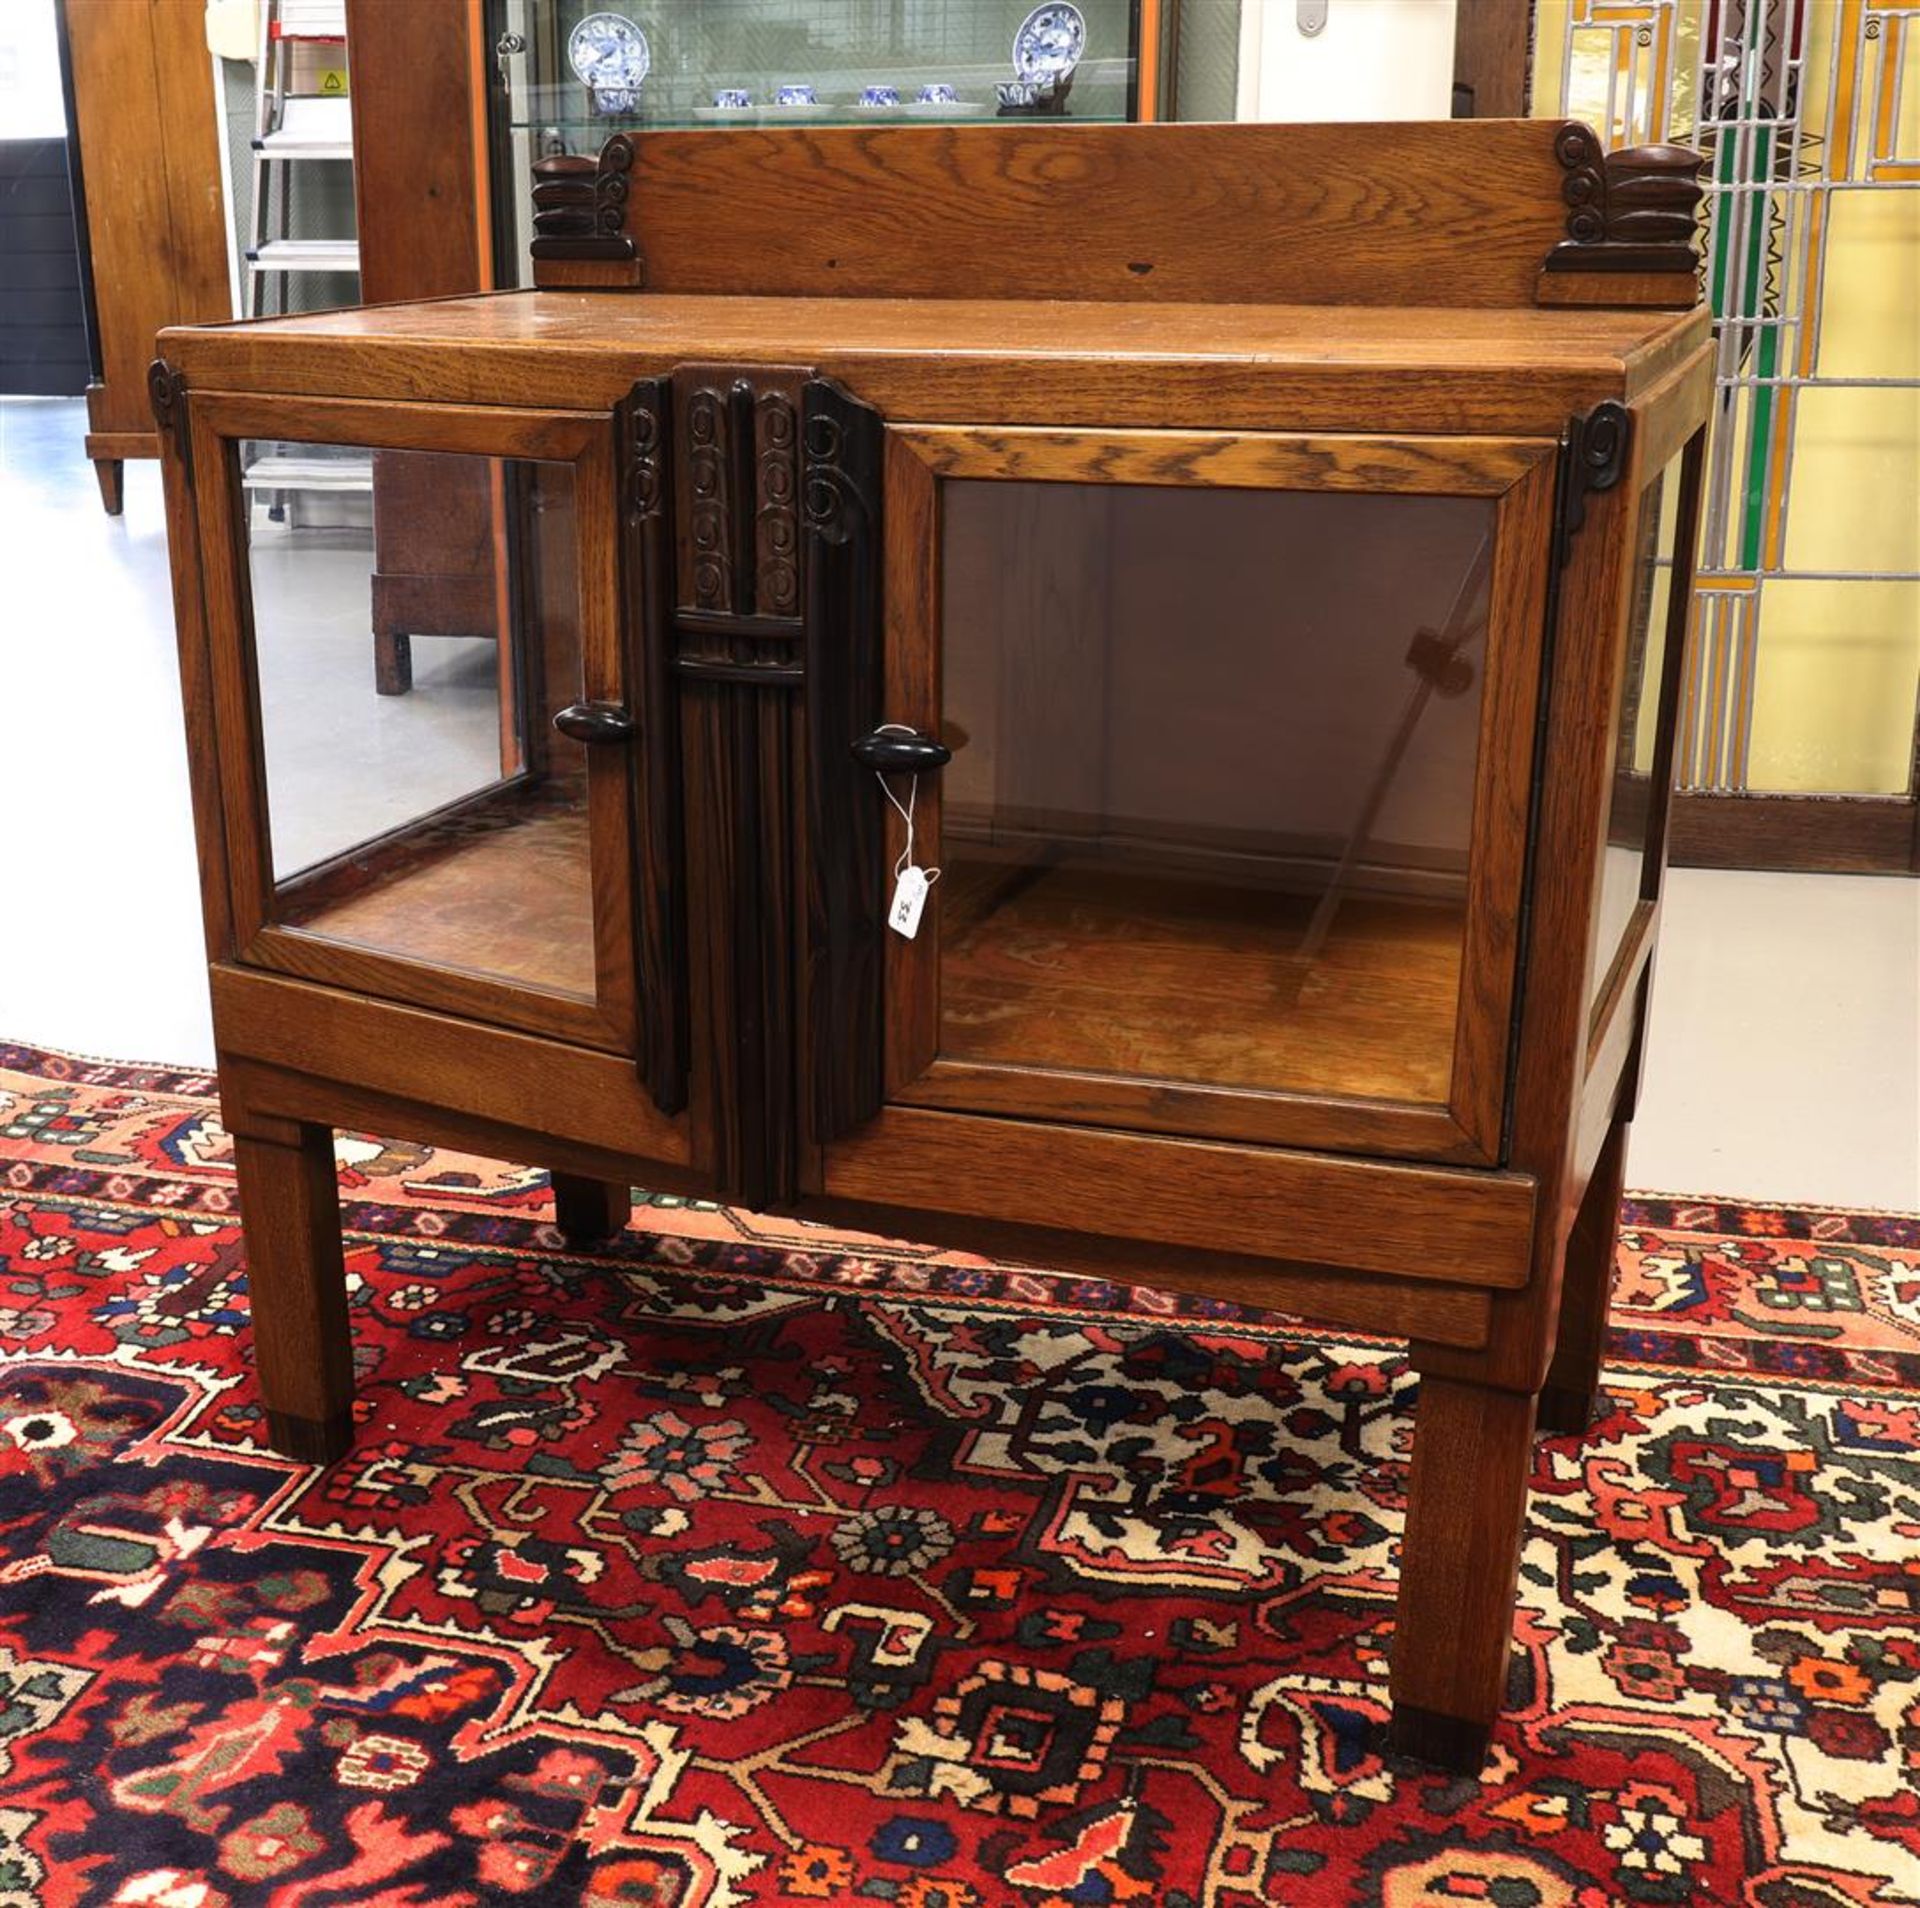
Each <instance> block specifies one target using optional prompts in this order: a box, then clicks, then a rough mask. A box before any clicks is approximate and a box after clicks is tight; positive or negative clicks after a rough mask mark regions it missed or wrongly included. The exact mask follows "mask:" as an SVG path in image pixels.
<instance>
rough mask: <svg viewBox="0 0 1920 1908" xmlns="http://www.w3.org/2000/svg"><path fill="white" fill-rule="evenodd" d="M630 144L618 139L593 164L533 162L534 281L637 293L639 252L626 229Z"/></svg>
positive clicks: (562, 157)
mask: <svg viewBox="0 0 1920 1908" xmlns="http://www.w3.org/2000/svg"><path fill="white" fill-rule="evenodd" d="M632 172H633V141H632V140H631V139H629V138H628V137H627V135H626V134H625V133H615V134H614V136H613V137H612V138H611V139H609V140H608V141H607V143H606V144H605V145H604V146H602V147H601V148H600V154H599V157H598V158H595V159H589V158H588V157H587V156H586V155H585V154H584V153H571V152H569V153H555V154H553V155H552V156H551V157H549V158H545V159H536V160H535V161H534V162H533V234H534V236H533V247H532V252H533V282H534V283H535V284H536V285H539V286H543V287H544V286H562V285H571V286H576V287H577V286H602V287H609V288H616V289H620V290H629V291H630V290H634V289H637V288H638V287H639V286H640V284H641V283H642V282H643V281H644V276H645V273H644V266H643V264H642V261H641V258H640V248H639V247H638V246H637V245H636V244H635V243H634V241H633V236H632V234H631V233H629V232H628V230H627V201H628V196H629V193H630V191H631V189H632V178H631V175H632Z"/></svg>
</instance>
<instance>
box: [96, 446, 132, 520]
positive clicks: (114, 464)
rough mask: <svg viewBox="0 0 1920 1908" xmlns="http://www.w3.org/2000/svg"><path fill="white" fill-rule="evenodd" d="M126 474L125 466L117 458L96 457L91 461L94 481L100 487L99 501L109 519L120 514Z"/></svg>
mask: <svg viewBox="0 0 1920 1908" xmlns="http://www.w3.org/2000/svg"><path fill="white" fill-rule="evenodd" d="M126 474H127V466H126V464H125V462H124V461H123V460H122V459H120V458H118V457H96V458H95V459H94V460H93V476H94V481H95V482H96V483H97V484H98V485H99V486H100V501H101V503H102V504H104V505H105V506H106V512H107V515H108V516H110V517H117V516H119V514H120V510H121V505H122V503H123V502H124V485H125V480H126Z"/></svg>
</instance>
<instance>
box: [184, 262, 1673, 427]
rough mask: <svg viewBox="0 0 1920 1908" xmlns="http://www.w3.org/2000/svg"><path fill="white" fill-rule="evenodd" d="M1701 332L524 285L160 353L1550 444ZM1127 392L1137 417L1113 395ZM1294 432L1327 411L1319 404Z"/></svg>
mask: <svg viewBox="0 0 1920 1908" xmlns="http://www.w3.org/2000/svg"><path fill="white" fill-rule="evenodd" d="M1706 324H1707V317H1706V313H1705V311H1704V309H1696V310H1695V311H1693V312H1677V313H1676V312H1649V311H1630V310H1629V311H1618V310H1538V309H1527V308H1519V309H1512V308H1509V309H1496V310H1482V311H1475V310H1459V309H1440V308H1422V307H1407V306H1401V307H1382V306H1328V305H1231V304H1156V305H1122V304H1097V303H1074V302H1068V301H1038V300H1022V299H979V300H971V299H902V298H793V297H754V296H744V295H721V296H706V295H686V294H674V293H658V294H655V293H637V294H635V293H619V292H600V291H588V292H569V291H535V292H505V293H493V294H483V295H479V296H475V297H468V298H451V299H443V300H437V301H434V302H430V303H423V304H407V305H385V306H364V307H357V308H353V309H347V310H340V311H328V312H315V313H307V314H302V315H299V316H295V317H290V318H279V319H269V320H264V321H257V322H252V323H244V324H235V325H224V326H213V327H195V328H191V329H180V330H173V331H168V332H165V333H163V334H162V336H161V343H160V349H161V350H162V352H163V353H164V354H165V355H166V356H167V357H168V358H169V359H171V360H172V361H173V362H174V363H176V364H177V365H178V366H179V367H180V368H181V369H182V370H183V371H184V372H185V373H186V375H187V379H188V382H189V384H190V385H191V386H194V387H198V388H202V389H205V388H221V389H230V390H245V391H261V392H286V393H288V394H289V395H293V396H308V397H324V396H336V397H373V398H411V399H416V400H421V401H426V402H436V401H438V402H447V403H492V404H524V405H544V406H555V407H559V408H565V409H574V410H593V409H600V408H604V407H605V406H607V405H610V404H612V403H614V402H616V401H617V400H618V399H619V398H621V397H623V396H624V395H625V394H626V391H627V389H628V387H629V386H630V384H631V382H632V380H633V379H634V378H636V377H639V376H646V375H654V374H658V373H660V372H662V371H666V370H670V369H672V368H673V367H674V366H675V365H676V364H682V363H740V364H749V363H765V364H789V365H807V366H811V367H814V368H816V369H818V370H819V371H821V372H823V373H826V374H828V375H831V376H837V377H839V378H841V379H842V380H843V381H845V382H847V383H848V384H849V385H850V386H852V388H854V389H855V390H862V389H863V388H865V389H867V390H868V392H869V395H870V396H871V397H872V400H873V401H875V402H878V403H880V404H881V405H882V408H883V409H886V410H887V411H888V412H889V414H890V415H894V416H897V417H902V418H908V417H946V418H967V417H972V418H977V419H981V420H987V419H991V418H996V417H999V418H1009V419H1010V418H1013V417H1016V416H1019V415H1025V416H1028V417H1031V418H1032V419H1033V420H1035V421H1052V420H1055V419H1058V420H1060V421H1075V422H1098V421H1101V419H1102V417H1109V418H1110V420H1111V421H1114V422H1153V421H1158V420H1157V419H1156V417H1155V416H1154V415H1152V414H1151V413H1153V412H1154V411H1155V409H1156V405H1157V408H1158V410H1160V411H1163V412H1164V413H1165V421H1168V422H1172V421H1176V420H1177V419H1184V420H1185V421H1189V422H1191V421H1206V419H1205V417H1204V416H1203V413H1205V412H1206V411H1207V410H1208V409H1209V408H1211V407H1215V406H1220V407H1224V409H1223V411H1222V417H1221V421H1223V422H1227V421H1234V419H1233V415H1232V414H1233V412H1234V408H1235V400H1236V399H1237V398H1246V399H1249V400H1251V399H1254V398H1255V397H1258V398H1259V399H1260V400H1262V401H1264V402H1269V403H1276V404H1281V403H1287V402H1292V401H1296V400H1303V399H1305V398H1308V397H1317V398H1318V399H1320V400H1321V401H1322V402H1323V403H1324V404H1326V405H1329V406H1331V405H1334V404H1337V403H1341V402H1356V401H1365V400H1367V399H1370V398H1373V399H1380V400H1382V401H1385V402H1387V405H1388V408H1387V410H1386V411H1384V412H1382V413H1381V414H1380V415H1378V416H1362V415H1350V416H1348V417H1347V418H1346V420H1345V421H1346V423H1347V425H1348V427H1349V428H1352V427H1354V426H1365V427H1372V428H1381V429H1388V428H1398V429H1413V430H1417V429H1430V430H1437V429H1470V428H1478V429H1508V430H1513V429H1531V428H1538V429H1542V430H1547V429H1557V428H1558V425H1559V423H1560V422H1561V421H1562V420H1563V419H1564V416H1565V414H1566V410H1567V408H1569V407H1572V406H1578V405H1587V404H1591V403H1594V402H1597V401H1599V400H1600V399H1601V398H1604V397H1624V398H1628V399H1631V398H1632V397H1634V396H1635V395H1636V394H1637V393H1638V392H1639V391H1640V390H1643V389H1645V388H1647V387H1648V386H1650V385H1652V384H1654V383H1656V382H1658V380H1659V379H1661V378H1662V377H1664V376H1665V375H1666V374H1667V373H1668V372H1669V371H1670V370H1671V369H1672V368H1673V367H1674V366H1675V365H1677V364H1678V363H1680V362H1681V361H1682V360H1683V359H1684V358H1686V357H1687V356H1689V355H1690V354H1691V353H1692V352H1693V351H1695V350H1696V349H1697V348H1698V347H1699V345H1700V343H1701V341H1702V340H1703V339H1704V337H1705V334H1706ZM876 382H877V384H878V385H879V386H880V387H881V388H879V389H874V388H873V387H874V386H875V384H876ZM1123 389H1124V390H1125V391H1126V392H1127V393H1128V395H1129V401H1128V403H1127V405H1126V406H1125V407H1123V409H1124V412H1125V413H1126V414H1124V415H1122V414H1119V413H1115V412H1114V411H1113V408H1112V404H1111V402H1108V401H1107V394H1108V393H1110V392H1117V391H1120V390H1123ZM1077 400H1078V401H1077ZM956 407H958V408H956ZM1089 407H1091V408H1089ZM1143 407H1144V408H1143ZM1082 412H1084V415H1082V414H1081V413H1082ZM1239 421H1242V422H1257V421H1259V420H1258V419H1249V418H1241V419H1239ZM1299 421H1300V422H1301V423H1302V424H1314V423H1323V424H1324V423H1326V422H1328V421H1329V417H1328V416H1325V415H1315V414H1314V406H1313V405H1311V404H1309V405H1308V406H1307V408H1306V409H1305V410H1304V411H1302V413H1301V415H1300V420H1299Z"/></svg>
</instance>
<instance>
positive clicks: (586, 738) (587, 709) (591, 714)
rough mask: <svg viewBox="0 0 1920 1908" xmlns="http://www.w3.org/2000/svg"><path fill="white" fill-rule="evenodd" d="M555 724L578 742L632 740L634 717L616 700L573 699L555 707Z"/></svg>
mask: <svg viewBox="0 0 1920 1908" xmlns="http://www.w3.org/2000/svg"><path fill="white" fill-rule="evenodd" d="M553 726H554V727H555V728H556V729H558V730H559V731H560V733H561V734H562V735H570V736H572V738H573V739H574V740H575V741H576V742H586V743H589V744H593V743H601V742H631V741H632V740H633V731H634V721H633V717H632V716H630V715H629V714H628V713H627V712H626V710H624V709H623V708H621V706H620V705H619V703H617V702H570V703H568V704H567V706H566V707H565V708H564V709H556V710H555V711H554V714H553Z"/></svg>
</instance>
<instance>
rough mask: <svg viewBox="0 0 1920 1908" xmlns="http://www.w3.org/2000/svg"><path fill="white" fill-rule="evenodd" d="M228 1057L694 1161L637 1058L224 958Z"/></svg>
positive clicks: (221, 1032)
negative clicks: (656, 1102) (647, 1086)
mask: <svg viewBox="0 0 1920 1908" xmlns="http://www.w3.org/2000/svg"><path fill="white" fill-rule="evenodd" d="M213 1020H214V1037H215V1040H216V1043H217V1044H218V1046H219V1048H220V1051H221V1054H222V1056H223V1057H224V1056H225V1055H227V1054H234V1055H236V1056H240V1057H246V1058H253V1059H257V1060H259V1061H262V1062H264V1063H267V1064H269V1065H273V1066H279V1067H285V1068H289V1069H292V1070H295V1071H297V1072H300V1073H304V1074H309V1075H313V1076H316V1077H318V1078H321V1079H326V1080H333V1081H338V1082H342V1083H346V1084H351V1085H355V1086H359V1087H362V1088H364V1089H365V1090H366V1091H367V1092H369V1093H376V1094H387V1095H391V1096H393V1097H395V1098H398V1099H403V1100H409V1101H417V1102H419V1103H420V1104H421V1105H424V1106H442V1107H445V1108H447V1109H448V1110H449V1111H450V1112H454V1113H460V1114H467V1115H470V1116H472V1117H474V1118H476V1119H483V1120H490V1121H493V1122H495V1123H496V1124H498V1125H500V1126H505V1127H513V1128H517V1129H519V1130H521V1131H523V1132H528V1133H548V1134H551V1135H553V1136H554V1137H555V1138H556V1139H559V1140H574V1141H578V1142H580V1143H581V1144H582V1145H585V1146H591V1147H597V1148H600V1149H602V1150H603V1151H604V1152H605V1153H607V1154H610V1155H611V1154H618V1155H620V1156H622V1157H625V1158H628V1159H631V1160H634V1161H644V1160H649V1159H653V1160H660V1161H663V1162H665V1163H667V1164H670V1165H684V1164H685V1163H686V1162H687V1159H688V1148H687V1136H686V1128H685V1124H684V1122H683V1121H676V1120H669V1119H667V1118H666V1117H665V1116H664V1115H662V1114H660V1113H659V1112H657V1111H656V1110H655V1109H654V1106H653V1104H652V1102H651V1101H650V1100H649V1099H648V1098H647V1096H646V1093H645V1091H644V1089H643V1088H642V1087H641V1085H640V1082H639V1080H638V1079H637V1078H636V1076H635V1074H634V1070H633V1067H632V1065H631V1063H630V1062H628V1061H627V1060H625V1059H622V1058H620V1057H619V1056H617V1055H613V1054H603V1053H594V1052H591V1051H589V1050H587V1049H585V1048H580V1047H569V1046H565V1045H562V1044H560V1043H558V1042H556V1041H552V1040H542V1039H536V1038H535V1037H534V1036H532V1035H530V1034H521V1033H513V1032H509V1031H506V1030H504V1029H500V1028H496V1027H489V1026H485V1025H483V1024H481V1023H479V1022H477V1021H469V1020H461V1019H458V1018H455V1017H454V1016H451V1015H446V1014H437V1013H429V1012H427V1011H425V1010H423V1009H421V1008H417V1007H401V1006H396V1005H394V1004H392V1003H390V1002H387V1001H380V1000H370V999H368V998H366V997H365V996H363V995H356V994H350V993H346V992H344V991H342V990H340V989H338V988H331V987H318V986H311V985H308V984H306V983H304V982H301V981H295V980H289V979H285V978H283V977H280V976H277V975H267V974H257V973H249V972H247V971H246V970H245V969H243V968H238V967H229V966H225V965H218V966H216V967H215V968H214V969H213Z"/></svg>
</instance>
